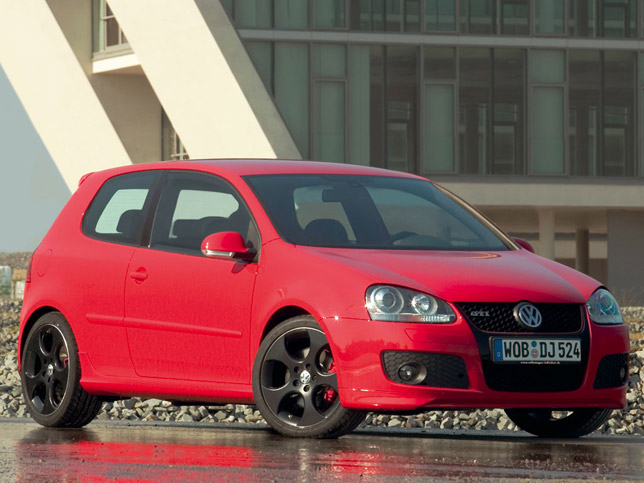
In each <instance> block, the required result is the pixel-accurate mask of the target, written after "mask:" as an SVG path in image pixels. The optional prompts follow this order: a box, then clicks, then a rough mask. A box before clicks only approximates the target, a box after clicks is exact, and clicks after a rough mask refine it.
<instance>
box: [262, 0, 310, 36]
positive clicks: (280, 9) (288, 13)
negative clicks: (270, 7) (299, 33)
mask: <svg viewBox="0 0 644 483" xmlns="http://www.w3.org/2000/svg"><path fill="white" fill-rule="evenodd" d="M261 1H266V0H261ZM274 1H275V27H276V28H278V29H285V30H305V29H308V28H309V3H308V2H306V1H302V0H274Z"/></svg>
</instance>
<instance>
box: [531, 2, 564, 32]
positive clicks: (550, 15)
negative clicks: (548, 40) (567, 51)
mask: <svg viewBox="0 0 644 483" xmlns="http://www.w3.org/2000/svg"><path fill="white" fill-rule="evenodd" d="M534 8H535V19H534V29H535V32H536V33H538V34H550V35H554V34H563V33H564V32H565V28H564V21H565V18H564V16H565V11H566V7H565V5H564V0H539V1H538V2H535V4H534Z"/></svg>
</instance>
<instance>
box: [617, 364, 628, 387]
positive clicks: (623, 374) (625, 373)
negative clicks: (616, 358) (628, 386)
mask: <svg viewBox="0 0 644 483" xmlns="http://www.w3.org/2000/svg"><path fill="white" fill-rule="evenodd" d="M627 377H628V365H626V366H622V368H621V369H620V370H619V380H620V381H622V383H625V382H626V378H627Z"/></svg>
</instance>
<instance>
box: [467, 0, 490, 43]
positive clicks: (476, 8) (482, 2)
mask: <svg viewBox="0 0 644 483" xmlns="http://www.w3.org/2000/svg"><path fill="white" fill-rule="evenodd" d="M459 16H460V22H461V31H462V33H469V34H477V35H478V34H493V33H494V0H460V3H459Z"/></svg>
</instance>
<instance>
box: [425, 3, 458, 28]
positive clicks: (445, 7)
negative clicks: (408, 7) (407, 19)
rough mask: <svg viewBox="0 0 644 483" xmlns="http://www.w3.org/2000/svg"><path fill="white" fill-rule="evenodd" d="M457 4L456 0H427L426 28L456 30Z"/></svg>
mask: <svg viewBox="0 0 644 483" xmlns="http://www.w3.org/2000/svg"><path fill="white" fill-rule="evenodd" d="M456 6H457V3H456V2H455V1H454V0H425V30H427V31H430V32H431V31H439V32H440V31H443V32H453V31H455V30H456V18H457V15H456Z"/></svg>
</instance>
